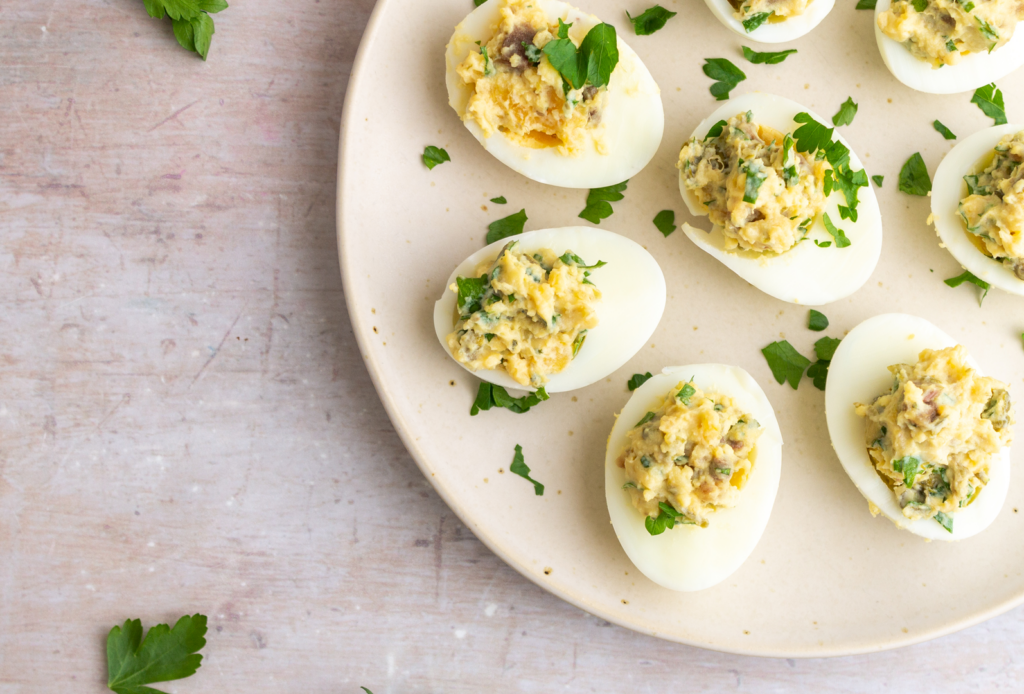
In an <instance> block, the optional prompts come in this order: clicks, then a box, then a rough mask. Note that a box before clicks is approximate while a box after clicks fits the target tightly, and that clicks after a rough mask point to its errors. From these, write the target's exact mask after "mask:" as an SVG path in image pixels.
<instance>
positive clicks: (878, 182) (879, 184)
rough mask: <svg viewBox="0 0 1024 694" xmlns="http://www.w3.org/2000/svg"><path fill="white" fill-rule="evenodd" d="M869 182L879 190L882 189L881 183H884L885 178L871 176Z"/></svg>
mask: <svg viewBox="0 0 1024 694" xmlns="http://www.w3.org/2000/svg"><path fill="white" fill-rule="evenodd" d="M871 180H872V181H874V182H875V185H876V186H878V187H879V188H881V187H882V182H883V181H885V176H872V177H871Z"/></svg>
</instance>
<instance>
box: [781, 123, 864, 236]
mask: <svg viewBox="0 0 1024 694" xmlns="http://www.w3.org/2000/svg"><path fill="white" fill-rule="evenodd" d="M793 120H794V121H795V122H797V123H800V124H801V125H800V127H798V128H797V129H796V130H795V131H794V132H793V138H794V139H795V140H796V151H798V152H806V153H807V154H814V155H815V158H816V159H825V160H826V161H827V162H828V163H829V165H831V167H832V168H831V169H826V171H825V195H826V196H828V195H831V194H832V191H833V190H838V191H840V192H841V193H842V194H843V197H844V198H846V205H845V206H840V208H839V213H840V214H841V215H842V217H843V219H851V220H853V221H854V222H856V221H857V205H858V204H859V200H858V199H857V194H858V192H857V191H858V189H859V188H866V187H867V186H868V175H867V173H865V172H864V169H857V170H856V171H854V170H853V169H851V168H850V150H849V148H847V146H846V145H844V144H843V143H842V142H840V141H839V140H835V141H833V140H832V135H833V133H834V132H835V129H834V128H829V127H827V126H825V125H823V124H822V123H819V122H818V121H816V120H814V118H812V117H811V114H809V113H806V112H801V113H798V114H796V115H795V116H793ZM836 245H840V244H839V243H838V242H837V244H836ZM847 245H849V244H847Z"/></svg>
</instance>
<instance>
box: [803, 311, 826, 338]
mask: <svg viewBox="0 0 1024 694" xmlns="http://www.w3.org/2000/svg"><path fill="white" fill-rule="evenodd" d="M807 327H808V328H809V329H810V330H813V331H814V332H817V333H820V332H821V331H822V330H824V329H825V328H827V327H828V318H826V317H825V314H824V313H822V312H821V311H815V310H814V309H813V308H812V309H811V312H810V314H809V315H808V317H807Z"/></svg>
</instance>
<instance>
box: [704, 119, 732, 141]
mask: <svg viewBox="0 0 1024 694" xmlns="http://www.w3.org/2000/svg"><path fill="white" fill-rule="evenodd" d="M727 125H729V124H728V123H726V122H725V121H724V120H720V121H718V122H717V123H715V124H714V125H712V126H711V129H710V130H708V134H707V135H705V136H704V139H705V140H710V139H712V138H714V137H718V136H719V135H721V134H722V130H723V129H724V128H725V127H726V126H727Z"/></svg>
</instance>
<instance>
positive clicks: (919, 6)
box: [910, 0, 928, 12]
mask: <svg viewBox="0 0 1024 694" xmlns="http://www.w3.org/2000/svg"><path fill="white" fill-rule="evenodd" d="M910 4H912V5H913V6H914V9H915V10H916V11H918V12H924V11H925V10H927V9H928V0H912V2H911V3H910Z"/></svg>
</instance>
